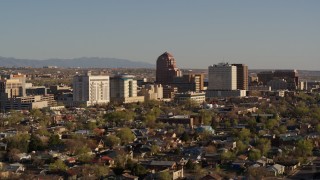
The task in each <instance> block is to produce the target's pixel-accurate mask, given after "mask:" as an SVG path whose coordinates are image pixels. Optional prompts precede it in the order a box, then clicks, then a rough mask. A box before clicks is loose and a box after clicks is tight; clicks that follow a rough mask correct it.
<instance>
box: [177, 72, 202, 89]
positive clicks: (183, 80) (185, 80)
mask: <svg viewBox="0 0 320 180" xmlns="http://www.w3.org/2000/svg"><path fill="white" fill-rule="evenodd" d="M171 85H173V86H175V87H177V88H178V92H188V91H194V92H201V91H204V74H194V73H189V74H185V75H183V76H182V77H175V78H174V79H173V83H172V84H171Z"/></svg>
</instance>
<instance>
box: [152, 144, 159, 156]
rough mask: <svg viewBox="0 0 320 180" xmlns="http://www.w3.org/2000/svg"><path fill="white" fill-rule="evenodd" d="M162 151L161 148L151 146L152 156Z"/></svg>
mask: <svg viewBox="0 0 320 180" xmlns="http://www.w3.org/2000/svg"><path fill="white" fill-rule="evenodd" d="M159 151H160V147H159V146H158V145H152V146H151V154H152V155H154V154H157V153H158V152H159Z"/></svg>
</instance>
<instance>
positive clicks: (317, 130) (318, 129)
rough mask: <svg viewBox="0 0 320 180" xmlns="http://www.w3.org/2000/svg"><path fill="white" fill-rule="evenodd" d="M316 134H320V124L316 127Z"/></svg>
mask: <svg viewBox="0 0 320 180" xmlns="http://www.w3.org/2000/svg"><path fill="white" fill-rule="evenodd" d="M316 132H317V133H320V124H317V126H316Z"/></svg>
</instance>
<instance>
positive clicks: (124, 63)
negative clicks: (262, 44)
mask: <svg viewBox="0 0 320 180" xmlns="http://www.w3.org/2000/svg"><path fill="white" fill-rule="evenodd" d="M0 66H2V67H35V68H39V67H43V66H58V67H65V68H67V67H81V68H155V65H154V64H150V63H146V62H138V61H131V60H127V59H116V58H100V57H81V58H74V59H47V60H32V59H16V58H8V57H1V56H0Z"/></svg>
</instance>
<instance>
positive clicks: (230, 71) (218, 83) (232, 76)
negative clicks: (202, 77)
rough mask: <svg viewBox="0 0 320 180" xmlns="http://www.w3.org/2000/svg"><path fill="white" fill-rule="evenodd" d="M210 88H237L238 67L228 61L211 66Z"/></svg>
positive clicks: (209, 74)
mask: <svg viewBox="0 0 320 180" xmlns="http://www.w3.org/2000/svg"><path fill="white" fill-rule="evenodd" d="M208 72H209V73H208V77H209V84H208V90H237V67H236V66H233V65H230V64H228V63H220V64H217V65H212V66H209V71H208Z"/></svg>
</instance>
